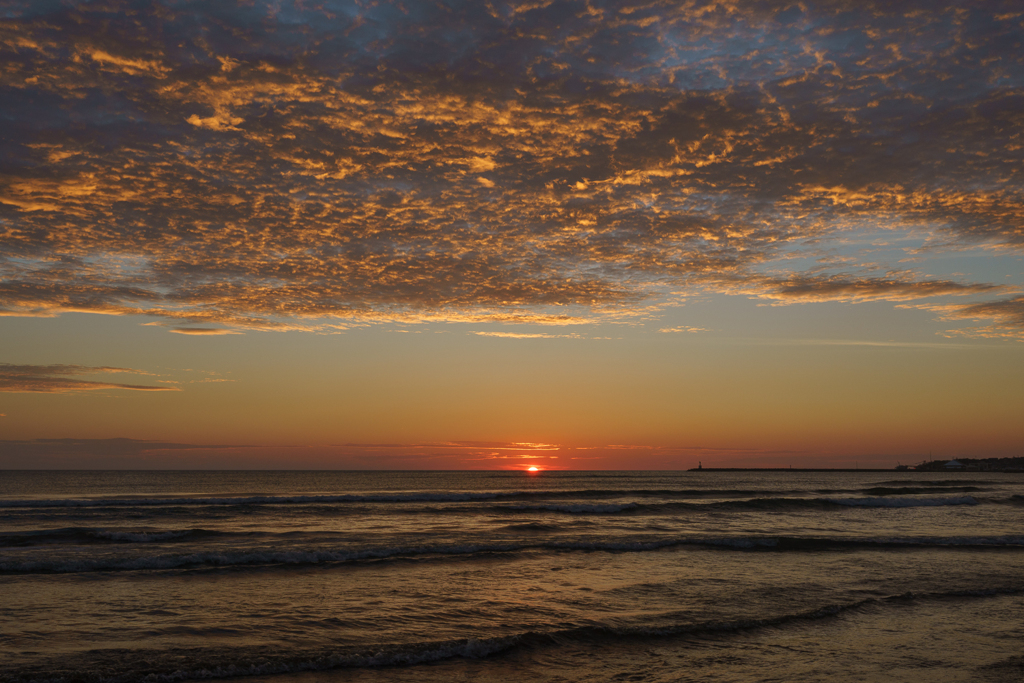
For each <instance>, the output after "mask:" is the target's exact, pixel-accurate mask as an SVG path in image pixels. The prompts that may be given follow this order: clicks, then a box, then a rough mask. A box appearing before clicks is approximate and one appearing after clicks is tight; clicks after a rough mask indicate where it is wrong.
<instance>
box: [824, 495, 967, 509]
mask: <svg viewBox="0 0 1024 683" xmlns="http://www.w3.org/2000/svg"><path fill="white" fill-rule="evenodd" d="M825 500H827V501H828V502H830V503H835V504H836V505H848V506H850V507H871V508H911V507H933V506H939V505H977V504H978V501H977V500H975V499H974V498H973V497H972V496H953V497H945V498H888V497H873V498H825Z"/></svg>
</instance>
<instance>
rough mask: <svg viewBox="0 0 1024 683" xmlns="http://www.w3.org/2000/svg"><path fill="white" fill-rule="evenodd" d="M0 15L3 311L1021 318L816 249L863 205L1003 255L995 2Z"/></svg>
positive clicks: (33, 6)
mask: <svg viewBox="0 0 1024 683" xmlns="http://www.w3.org/2000/svg"><path fill="white" fill-rule="evenodd" d="M0 17H2V18H0V50H2V53H0V64H2V69H0V102H2V105H0V108H2V115H3V125H2V133H0V135H2V140H0V145H2V147H0V158H2V166H0V238H2V239H0V312H2V313H3V314H7V315H56V314H59V313H61V312H64V311H89V312H98V313H113V314H146V315H151V316H156V317H157V319H158V320H159V321H162V322H161V324H165V325H167V326H169V327H175V326H178V327H179V328H180V327H181V326H183V325H184V326H186V327H185V329H192V328H188V327H187V325H197V324H198V325H201V324H218V325H223V326H225V327H227V328H234V329H245V328H278V329H288V328H305V329H322V328H325V327H331V326H337V327H344V326H346V325H350V324H363V323H366V322H371V321H373V320H407V321H411V320H429V319H433V320H497V321H500V320H522V321H532V322H552V323H559V324H568V323H573V322H586V321H593V320H599V319H609V318H614V317H618V318H620V319H622V318H628V317H629V316H640V315H644V314H645V313H646V312H649V311H651V310H655V309H656V308H657V307H658V306H659V305H663V304H664V303H665V302H668V301H679V300H681V299H682V298H685V297H686V296H687V295H688V294H690V293H692V292H718V293H731V294H742V295H746V296H752V297H756V298H761V299H764V300H765V301H766V302H770V303H775V304H785V303H796V302H810V301H829V300H833V301H836V300H838V301H862V300H886V301H894V302H902V303H901V305H905V306H917V307H922V308H926V309H928V310H932V311H934V312H935V314H936V315H938V316H940V317H943V318H946V319H949V320H973V321H978V322H976V323H975V324H974V326H973V327H970V328H969V329H968V333H969V334H973V335H979V336H996V337H1022V336H1024V297H1022V296H1021V295H1020V294H1019V292H1018V291H1016V290H1014V289H1012V288H1009V287H1007V286H1005V284H1000V283H998V282H984V281H971V280H970V279H967V278H957V277H953V276H949V277H946V276H932V275H929V274H927V273H925V272H921V271H920V270H918V269H915V268H914V267H913V265H912V263H913V262H912V261H909V262H908V263H909V264H911V265H906V267H902V266H901V267H895V268H894V267H892V266H891V265H883V264H880V263H875V262H871V261H870V260H865V259H864V258H851V257H850V256H849V255H848V254H844V253H843V251H842V249H839V248H837V247H836V245H841V244H843V243H844V240H846V239H848V237H849V236H850V235H853V234H857V233H858V231H865V230H868V229H869V228H870V230H872V231H876V232H877V231H882V232H885V231H892V232H893V234H899V235H905V234H915V235H918V236H920V238H921V239H920V240H918V241H917V242H915V246H914V249H910V248H909V247H908V249H907V255H908V257H911V258H913V257H919V256H920V255H921V254H924V255H925V256H927V255H928V254H933V255H934V254H936V253H950V252H956V251H961V250H965V249H988V250H993V252H992V253H1000V252H1009V253H1020V252H1021V250H1022V245H1024V203H1022V188H1024V184H1022V173H1024V146H1022V145H1024V139H1022V131H1024V90H1022V80H1024V46H1022V42H1024V41H1022V36H1024V28H1022V25H1024V8H1022V7H1021V4H1020V3H1019V2H984V3H952V2H950V3H943V2H934V1H928V2H923V1H922V2H901V1H899V0H895V1H890V0H886V1H885V2H871V1H869V0H868V1H865V0H857V1H856V2H854V1H852V0H851V1H849V2H842V1H839V2H807V3H790V2H756V1H749V2H746V1H741V0H723V1H721V2H677V1H675V0H673V1H671V2H658V1H652V2H597V1H593V2H545V1H534V2H497V1H496V2H486V1H481V0H471V1H467V2H460V1H458V0H453V1H450V2H405V3H400V2H394V3H390V2H301V3H300V2H294V3H289V2H276V3H264V2H250V3H233V2H222V1H216V0H214V1H210V0H203V1H202V2H169V1H165V2H149V1H147V2H131V1H124V0H110V1H108V2H79V3H73V2H55V1H36V2H20V3H19V2H6V3H4V5H3V9H2V10H0ZM833 247H836V248H833ZM915 250H916V251H915ZM796 254H799V255H803V256H808V255H809V256H812V257H813V258H812V259H811V261H810V263H808V262H807V261H806V259H803V260H802V259H794V258H793V257H794V255H796ZM210 329H211V328H198V329H196V331H203V330H207V331H209V330H210ZM49 376H53V375H52V373H51V375H49ZM11 381H13V380H11ZM50 381H53V380H50Z"/></svg>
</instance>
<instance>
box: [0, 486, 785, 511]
mask: <svg viewBox="0 0 1024 683" xmlns="http://www.w3.org/2000/svg"><path fill="white" fill-rule="evenodd" d="M771 493H772V492H770V491H768V492H766V491H756V490H738V489H579V490H572V489H567V490H541V491H521V490H518V491H473V492H465V493H458V492H447V493H432V492H429V491H416V492H406V493H372V494H355V493H351V494H350V493H346V494H329V495H290V496H264V495H258V496H255V495H254V496H237V497H228V496H216V497H162V498H47V499H9V500H0V509H3V508H91V507H170V506H221V505H235V506H242V505H309V504H331V503H461V502H473V501H489V500H517V499H518V500H535V499H538V498H541V499H543V498H550V499H554V500H560V499H561V500H564V499H574V498H616V497H623V496H633V497H661V498H737V497H747V496H756V495H761V496H764V495H771Z"/></svg>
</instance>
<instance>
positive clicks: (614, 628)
mask: <svg viewBox="0 0 1024 683" xmlns="http://www.w3.org/2000/svg"><path fill="white" fill-rule="evenodd" d="M1022 592H1024V588H1021V587H1003V588H991V589H978V590H962V591H948V592H931V593H902V594H898V595H890V596H885V597H878V598H864V599H861V600H854V601H850V602H846V603H833V604H825V605H821V606H819V607H814V608H811V609H806V610H802V611H796V612H791V613H787V614H779V615H774V616H767V617H761V618H758V617H751V618H745V619H743V618H741V619H732V620H721V621H673V620H670V619H669V620H665V621H663V622H661V623H654V624H651V623H645V624H634V625H628V624H627V625H618V624H617V625H612V624H600V623H597V624H588V625H585V626H570V627H567V628H560V629H550V630H531V631H523V632H519V633H513V634H508V635H498V636H493V637H484V638H462V639H451V640H443V641H427V642H418V643H401V644H399V643H395V644H387V643H383V644H380V645H377V646H375V647H374V648H373V649H372V650H367V649H354V648H353V649H349V650H344V649H341V648H329V649H327V648H325V649H320V650H314V649H299V650H291V651H289V650H281V649H274V650H269V649H266V648H252V647H248V648H247V647H239V648H230V649H228V648H225V649H215V648H192V649H190V650H184V649H176V650H174V651H173V652H165V651H155V650H108V651H94V652H91V653H88V654H86V655H68V656H64V657H62V660H61V666H60V670H59V671H51V672H48V673H46V674H45V675H44V676H39V671H38V670H34V671H27V672H18V671H13V670H7V671H5V672H3V673H0V683H36V682H41V681H43V680H45V681H48V682H49V683H72V682H76V683H78V682H84V681H88V682H89V683H128V682H130V681H139V680H145V681H149V682H151V683H180V682H182V681H189V680H203V679H206V680H211V679H214V680H215V679H225V678H235V677H243V676H267V675H280V674H289V673H299V672H310V671H330V670H335V669H360V668H378V667H407V666H416V665H419V664H429V663H433V662H440V661H444V660H448V659H455V658H466V659H486V658H489V657H493V656H495V655H499V654H502V653H506V652H508V651H510V650H515V649H538V648H558V647H562V646H565V645H566V644H568V643H574V642H575V643H582V644H586V645H606V644H617V643H630V642H636V641H638V640H640V641H643V640H649V639H652V638H655V639H670V638H677V637H695V636H696V637H699V636H715V635H721V634H731V633H742V632H752V631H758V630H763V629H778V628H785V627H788V626H791V625H799V624H805V623H808V622H810V623H813V622H817V621H822V620H827V619H832V618H835V617H836V616H839V615H842V614H844V613H848V612H852V611H856V610H861V609H866V608H883V609H900V608H901V607H903V606H906V605H913V604H917V603H920V602H926V601H931V600H948V599H951V598H981V599H985V598H990V597H995V596H999V595H1016V594H1020V593H1022Z"/></svg>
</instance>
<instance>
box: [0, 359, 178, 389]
mask: <svg viewBox="0 0 1024 683" xmlns="http://www.w3.org/2000/svg"><path fill="white" fill-rule="evenodd" d="M105 373H131V374H142V375H146V374H149V373H145V372H140V371H138V370H130V369H128V368H114V367H91V366H86V365H12V364H10V363H0V392H8V393H38V394H66V393H72V392H78V391H98V390H102V389H123V390H129V391H181V389H179V388H177V387H166V386H164V387H160V386H152V385H142V384H121V383H114V382H100V381H96V380H84V379H75V377H77V376H80V375H90V374H105Z"/></svg>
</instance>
